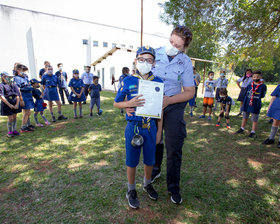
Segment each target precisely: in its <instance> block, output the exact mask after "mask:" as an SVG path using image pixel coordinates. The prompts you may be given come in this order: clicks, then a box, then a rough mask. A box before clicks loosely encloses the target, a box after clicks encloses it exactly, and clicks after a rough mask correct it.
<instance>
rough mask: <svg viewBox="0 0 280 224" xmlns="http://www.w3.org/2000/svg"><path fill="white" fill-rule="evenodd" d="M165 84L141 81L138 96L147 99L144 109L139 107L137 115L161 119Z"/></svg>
mask: <svg viewBox="0 0 280 224" xmlns="http://www.w3.org/2000/svg"><path fill="white" fill-rule="evenodd" d="M163 90H164V84H163V83H160V82H151V81H149V80H143V79H139V87H138V95H143V96H142V97H141V99H145V104H144V106H143V107H137V108H136V112H135V114H136V115H137V116H141V117H151V118H156V119H160V118H161V112H162V103H163Z"/></svg>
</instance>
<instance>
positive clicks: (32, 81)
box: [30, 79, 41, 85]
mask: <svg viewBox="0 0 280 224" xmlns="http://www.w3.org/2000/svg"><path fill="white" fill-rule="evenodd" d="M35 83H41V82H40V81H38V80H37V79H31V80H30V84H31V85H33V84H35Z"/></svg>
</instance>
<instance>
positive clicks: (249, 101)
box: [236, 71, 267, 138]
mask: <svg viewBox="0 0 280 224" xmlns="http://www.w3.org/2000/svg"><path fill="white" fill-rule="evenodd" d="M261 78H262V73H261V71H255V72H253V82H252V83H251V84H249V85H248V86H247V87H246V90H245V96H244V101H243V106H242V111H243V119H242V124H241V127H240V129H239V130H238V131H237V132H236V134H240V133H244V128H245V126H246V124H247V121H248V119H249V116H250V114H251V116H252V117H251V119H252V121H253V125H252V131H251V133H250V134H249V136H248V137H249V138H256V137H257V135H256V129H257V125H258V119H259V114H260V111H261V107H262V98H264V97H265V94H266V90H267V88H266V85H265V84H264V83H263V81H261Z"/></svg>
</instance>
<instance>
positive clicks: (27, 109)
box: [14, 64, 35, 132]
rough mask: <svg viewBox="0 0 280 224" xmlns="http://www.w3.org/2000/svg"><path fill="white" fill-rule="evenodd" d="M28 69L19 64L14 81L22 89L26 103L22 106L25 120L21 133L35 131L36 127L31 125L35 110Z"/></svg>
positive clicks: (23, 120) (23, 119)
mask: <svg viewBox="0 0 280 224" xmlns="http://www.w3.org/2000/svg"><path fill="white" fill-rule="evenodd" d="M27 71H28V68H27V67H26V66H25V65H22V64H18V65H17V66H16V72H15V77H14V81H15V83H16V84H17V86H18V87H19V88H20V92H21V96H22V99H23V101H24V104H23V106H22V112H23V118H22V126H21V129H20V132H30V131H34V128H35V127H34V126H33V125H31V124H30V115H31V109H33V108H34V101H33V97H32V86H31V85H30V83H29V79H28V76H27V74H26V73H25V72H27Z"/></svg>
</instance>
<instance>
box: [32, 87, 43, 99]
mask: <svg viewBox="0 0 280 224" xmlns="http://www.w3.org/2000/svg"><path fill="white" fill-rule="evenodd" d="M41 95H42V93H41V91H40V89H36V88H33V90H32V96H33V97H34V98H35V99H36V100H38V99H42V98H41V97H40V96H41Z"/></svg>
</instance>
